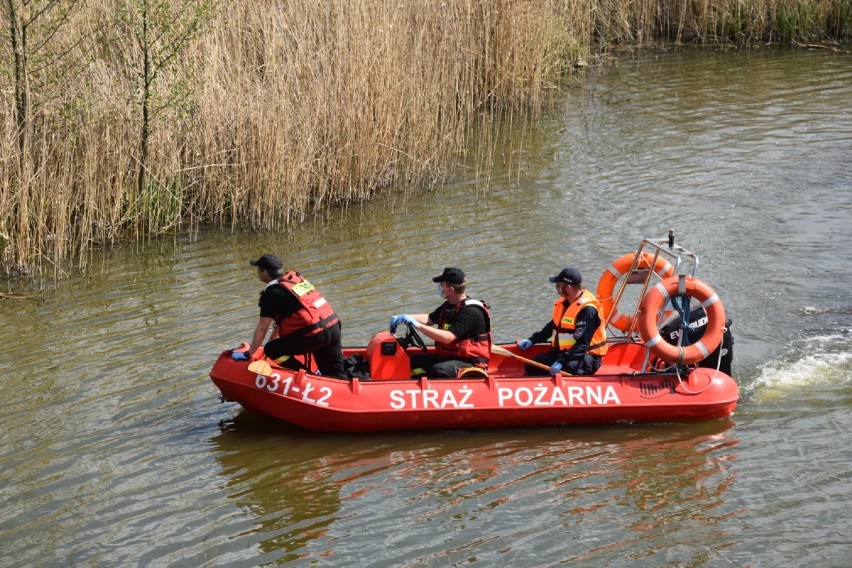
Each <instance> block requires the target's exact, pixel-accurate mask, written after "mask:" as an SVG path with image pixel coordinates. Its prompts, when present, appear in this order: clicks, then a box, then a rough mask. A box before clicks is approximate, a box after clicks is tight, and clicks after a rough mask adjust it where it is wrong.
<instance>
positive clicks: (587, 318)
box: [518, 268, 607, 375]
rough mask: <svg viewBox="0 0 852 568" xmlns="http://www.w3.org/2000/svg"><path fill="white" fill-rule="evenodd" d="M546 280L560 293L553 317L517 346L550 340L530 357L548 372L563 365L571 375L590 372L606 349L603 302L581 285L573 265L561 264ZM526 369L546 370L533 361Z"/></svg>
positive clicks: (532, 371)
mask: <svg viewBox="0 0 852 568" xmlns="http://www.w3.org/2000/svg"><path fill="white" fill-rule="evenodd" d="M549 280H550V281H551V282H552V283H554V284H555V285H556V293H557V294H559V296H560V297H559V299H557V300H556V301H555V302H554V303H553V318H552V319H551V321H549V322H547V324H546V325H545V326H544V327H543V328H541V331H537V332H536V333H534V334H532V335H531V336H530V338H529V339H522V340H520V341H518V347H520V349H521V350H522V351H523V350H526V349H529V348H530V346H532V344H533V343H543V342H545V341H548V340H549V341H550V344H551V346H552V349H551V350H550V351H549V352H548V353H542V354H541V355H537V356H536V357H534V358H533V359H535V360H536V361H538V362H539V363H543V364H545V365H548V366H550V374H551V375H558V374H559V373H560V372H561V371H562V370H563V369H564V371H566V372H568V373H571V374H572V375H593V374H595V372H596V371H597V370H598V369H600V367H601V360H602V359H603V356H604V354H605V353H606V351H607V344H606V327H605V326H604V325H603V320H602V318H601V314H602V313H603V306H601V303H600V302H599V301H598V299H597V298H596V297H595V295H594V294H592V293H591V292H589V291H588V290H585V289H583V286H582V283H583V277H582V276H581V275H580V272H579V271H578V270H577V269H576V268H564V269H562V271H561V272H560V273H559V274H557V275H556V276H551V277H550V279H549ZM525 370H526V373H527V374H528V375H544V374H546V371H545V372H544V373H543V372H542V371H541V370H540V369H539V368H538V367H535V366H533V365H527V366H526V369H525Z"/></svg>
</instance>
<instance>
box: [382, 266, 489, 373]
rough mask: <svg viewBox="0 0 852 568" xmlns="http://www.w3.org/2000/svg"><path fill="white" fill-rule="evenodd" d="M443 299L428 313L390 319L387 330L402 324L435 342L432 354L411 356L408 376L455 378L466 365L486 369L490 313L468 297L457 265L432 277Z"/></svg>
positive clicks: (394, 328)
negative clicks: (409, 326)
mask: <svg viewBox="0 0 852 568" xmlns="http://www.w3.org/2000/svg"><path fill="white" fill-rule="evenodd" d="M432 282H436V283H437V284H438V294H439V295H440V296H441V297H442V298H444V299H445V301H444V303H443V304H441V305H440V306H438V308H437V309H435V310H434V311H433V312H432V313H430V314H401V315H396V316H393V317H392V318H391V321H390V331H391V333H395V332H396V327H397V326H398V325H399V324H401V323H405V324H407V325H411V326H414V328H415V329H417V330H419V331H420V332H421V333H423V335H425V336H426V337H428V338H429V339H432V340H433V341H434V342H435V353H434V354H432V353H417V354H413V355H412V356H411V375H412V376H413V377H419V376H424V375H425V376H427V377H429V378H455V377H457V376H458V374H459V371H461V370H462V369H466V368H469V367H478V368H480V369H484V370H486V369H487V368H488V360H489V358H490V356H491V312H490V310H489V307H488V304H486V303H485V302H481V301H479V300H474V299H473V298H469V297H468V296H467V294H466V293H465V290H466V288H467V281H466V279H465V274H464V272H462V270H461V269H460V268H450V267H448V268H445V269H444V271H443V272H442V273H441V274H440V275H439V276H436V277H434V278H433V279H432Z"/></svg>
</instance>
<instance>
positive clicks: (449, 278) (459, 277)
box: [432, 267, 464, 284]
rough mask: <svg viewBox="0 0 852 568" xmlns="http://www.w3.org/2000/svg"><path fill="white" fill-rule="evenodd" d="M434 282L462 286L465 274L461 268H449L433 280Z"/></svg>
mask: <svg viewBox="0 0 852 568" xmlns="http://www.w3.org/2000/svg"><path fill="white" fill-rule="evenodd" d="M432 282H446V283H447V284H461V283H463V282H464V272H462V269H461V268H450V267H447V268H445V269H444V271H443V272H442V273H441V275H440V276H436V277H434V278H433V279H432Z"/></svg>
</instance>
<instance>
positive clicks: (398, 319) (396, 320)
mask: <svg viewBox="0 0 852 568" xmlns="http://www.w3.org/2000/svg"><path fill="white" fill-rule="evenodd" d="M404 317H405V316H402V315H399V316H393V317H392V318H391V319H390V328H389V329H390V332H391V333H396V326H398V325H399V324H401V323H402V320H403V318H404Z"/></svg>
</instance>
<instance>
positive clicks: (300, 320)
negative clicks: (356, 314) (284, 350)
mask: <svg viewBox="0 0 852 568" xmlns="http://www.w3.org/2000/svg"><path fill="white" fill-rule="evenodd" d="M276 284H277V285H279V286H281V287H283V288H284V289H285V290H287V291H288V292H290V293H291V294H293V295H294V296H295V297H296V299H297V300H299V303H300V304H301V305H302V309H300V310H296V312H295V313H293V314H290V315H289V316H287V317H285V318H280V317H278V316H276V317H275V318H274V319H275V322H276V323H277V324H278V326H279V332H278V333H279V335H280V336H282V337H283V336H285V335H290V334H293V333H298V334H300V335H305V336H311V335H317V334H318V333H321V332H322V331H324V330H326V329H328V328H330V327H331V326H333V325H335V324H336V323H337V322H338V321H340V320H339V319H338V317H337V315H336V314H335V313H334V308H332V307H331V304H330V303H328V301H327V300H326V299H325V298H324V297H323V296H322V294H320V292H319V290H317V289H316V288H314V285H313V284H311V283H310V282H308V281H307V280H306V279H305V278H303V277H302V276H301V275H300V274H299V273H298V272H293V271H291V272H288V273H286V274H284V275H282V276H280V277H279V278H278V280H277V282H276Z"/></svg>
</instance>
